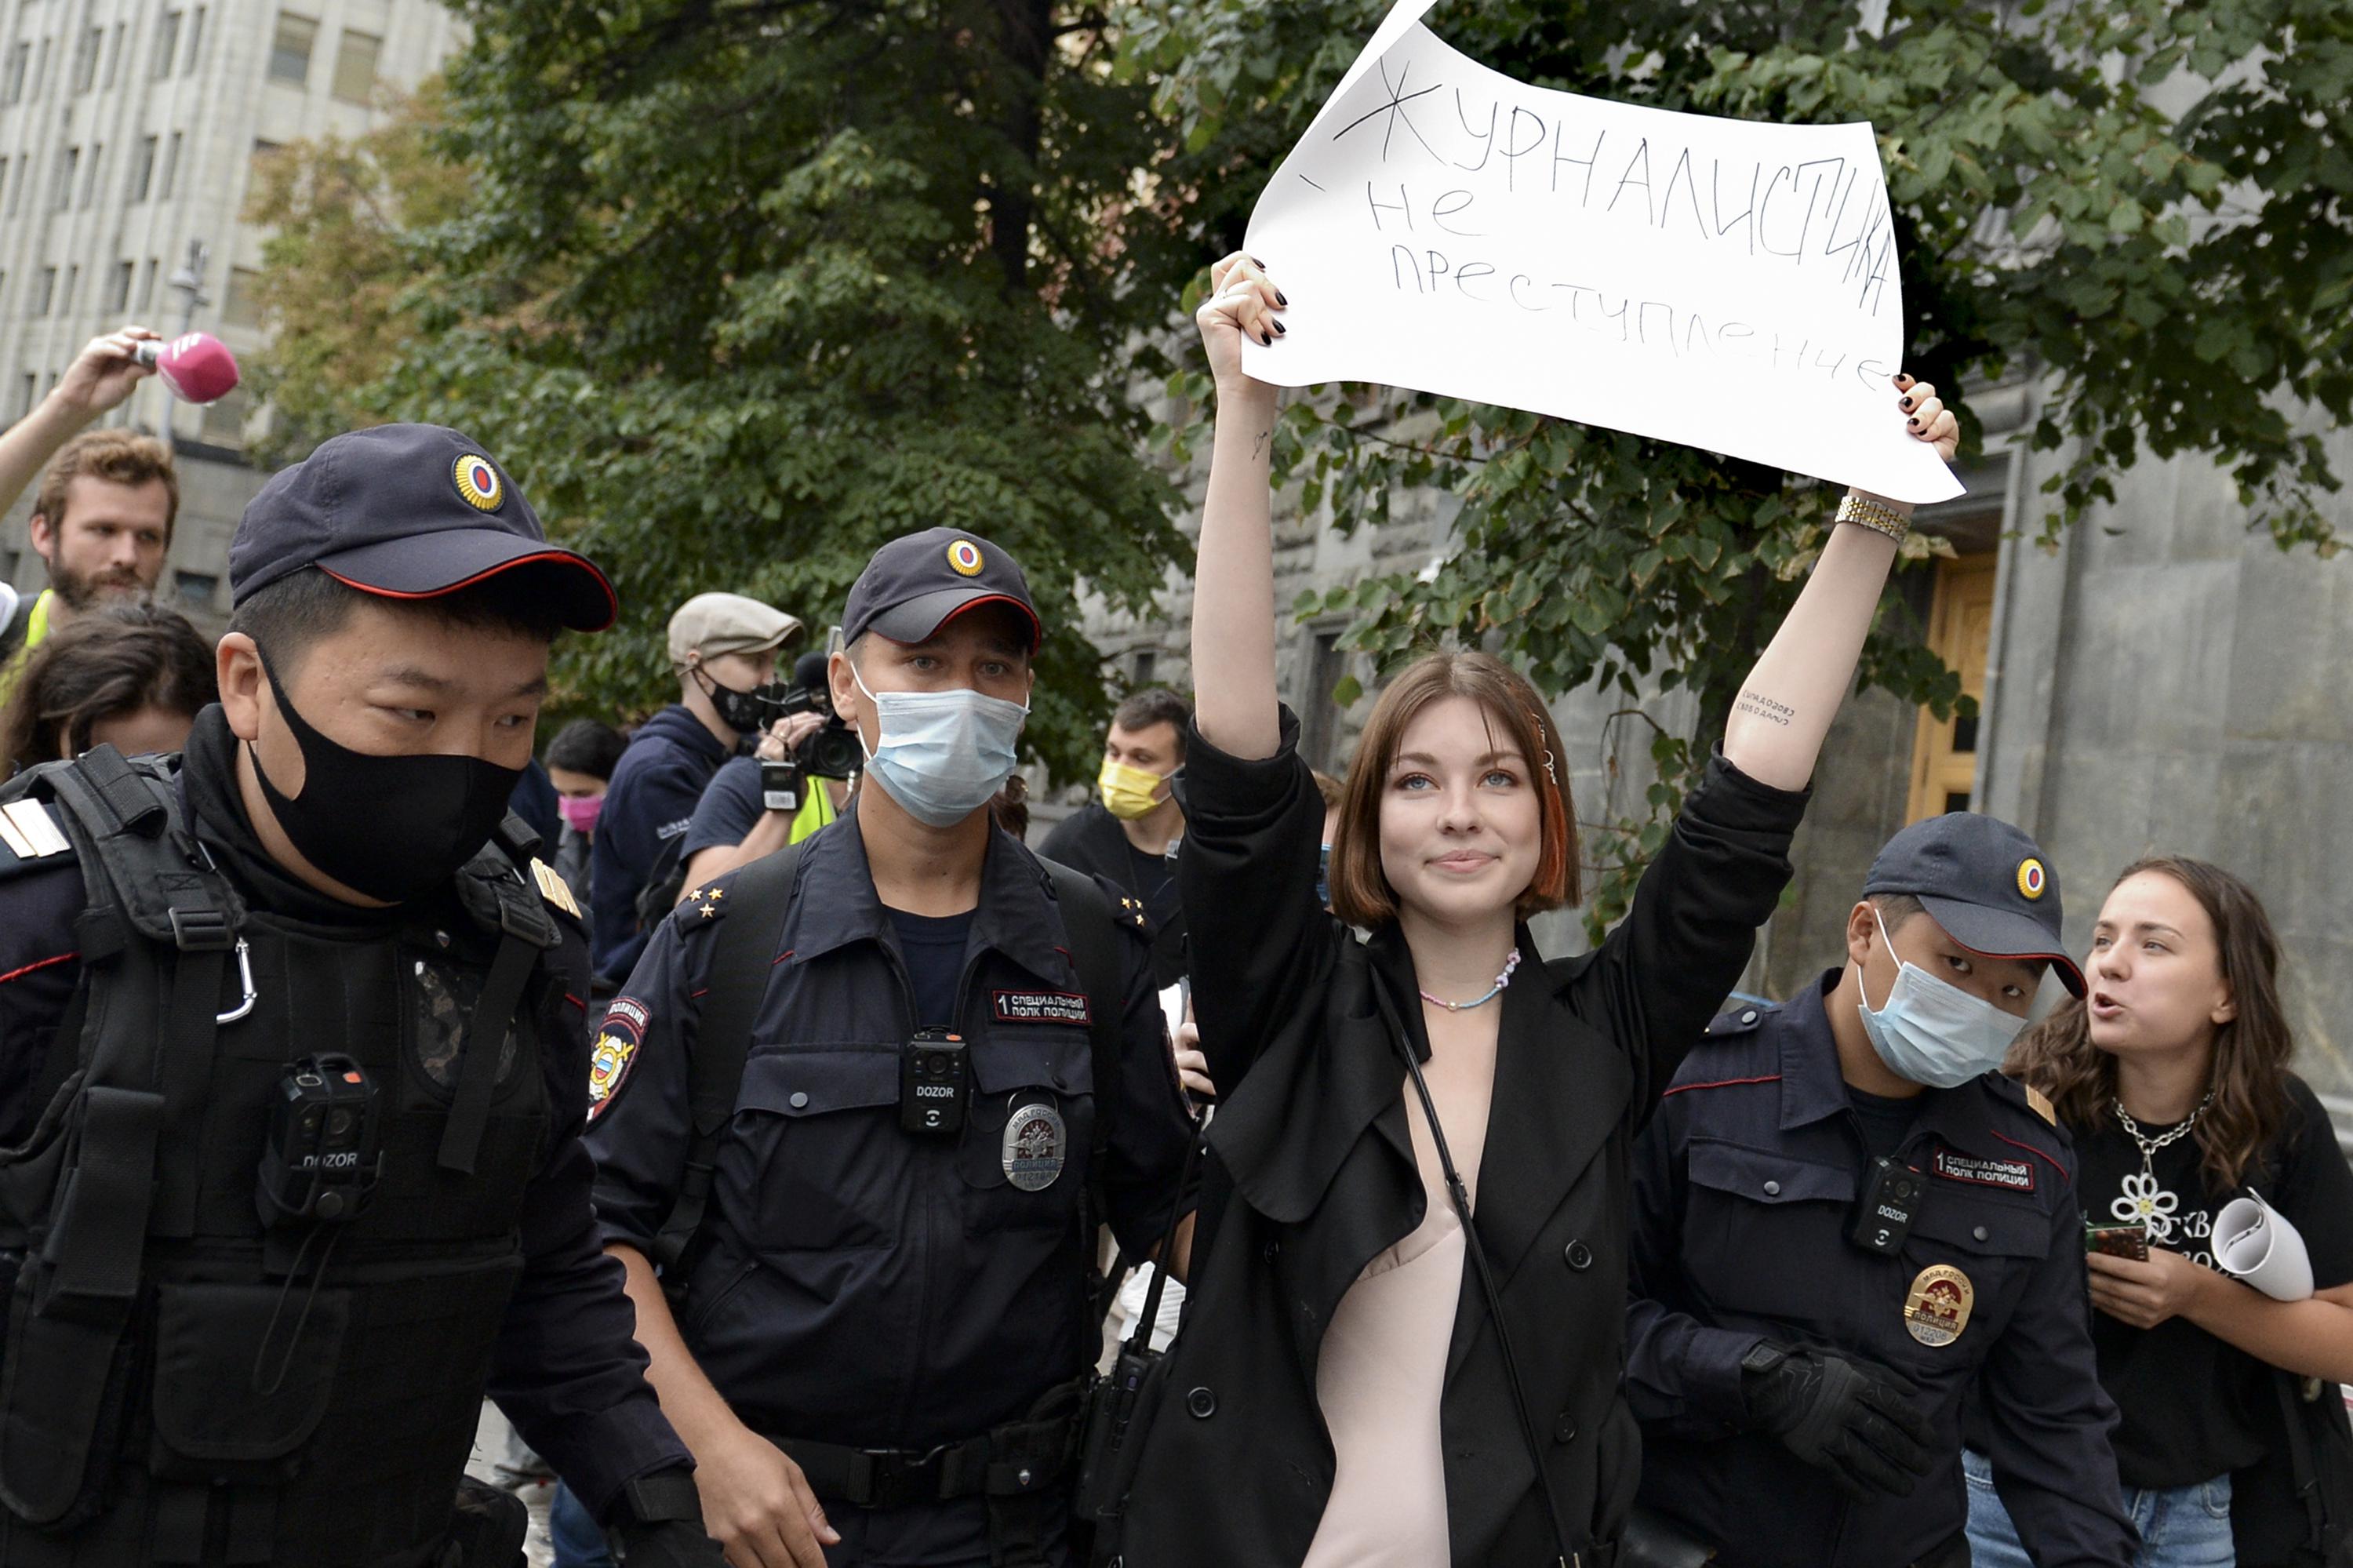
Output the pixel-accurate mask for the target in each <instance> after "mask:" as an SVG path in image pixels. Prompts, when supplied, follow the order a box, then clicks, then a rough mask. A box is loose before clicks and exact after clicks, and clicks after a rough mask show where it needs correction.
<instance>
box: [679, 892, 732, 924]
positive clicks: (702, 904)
mask: <svg viewBox="0 0 2353 1568" xmlns="http://www.w3.org/2000/svg"><path fill="white" fill-rule="evenodd" d="M726 896H727V890H726V889H725V888H723V887H690V888H688V889H687V890H686V896H685V897H684V898H682V899H681V900H679V906H678V907H679V917H680V918H681V919H684V918H685V917H686V912H687V906H689V905H692V906H694V913H695V914H697V915H700V916H702V918H703V919H705V920H715V919H717V918H718V917H719V906H720V901H721V900H723V899H724V898H725V897H726Z"/></svg>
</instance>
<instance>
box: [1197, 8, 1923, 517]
mask: <svg viewBox="0 0 2353 1568" xmlns="http://www.w3.org/2000/svg"><path fill="white" fill-rule="evenodd" d="M1431 4H1432V0H1399V3H1398V5H1397V7H1396V8H1395V9H1394V10H1392V11H1391V12H1390V13H1389V14H1388V17H1387V18H1386V19H1385V20H1383V22H1382V23H1381V26H1380V28H1379V30H1378V31H1377V32H1376V33H1375V34H1374V35H1373V38H1372V41H1371V43H1370V44H1368V45H1367V46H1366V48H1365V52H1364V54H1363V55H1362V56H1360V57H1359V58H1357V60H1356V64H1355V65H1353V66H1351V67H1350V68H1349V69H1348V72H1347V74H1346V75H1345V76H1344V77H1342V78H1341V79H1340V86H1339V89H1338V90H1336V91H1335V92H1334V93H1333V95H1332V98H1331V100H1330V101H1328V102H1327V103H1325V104H1324V108H1323V110H1322V111H1321V112H1320V113H1318V114H1317V115H1316V117H1315V122H1314V124H1312V125H1310V126H1309V127H1308V129H1307V133H1306V135H1305V136H1303V138H1301V140H1300V143H1299V144H1298V145H1297V146H1296V147H1294V148H1293V149H1292V152H1291V155H1290V156H1289V157H1287V158H1285V159H1284V160H1283V162H1282V167H1281V168H1280V169H1278V170H1276V171H1275V175H1274V178H1273V179H1272V181H1271V182H1270V183H1269V184H1268V185H1267V188H1266V193H1265V195H1264V196H1261V197H1260V199H1259V204H1258V209H1257V210H1256V211H1255V212H1253V213H1252V214H1251V215H1250V238H1249V248H1250V254H1251V255H1252V256H1255V257H1257V258H1259V259H1260V260H1262V261H1264V262H1265V263H1266V266H1267V270H1268V271H1269V272H1270V273H1271V275H1272V276H1273V278H1274V280H1275V281H1276V282H1277V284H1278V285H1280V286H1281V287H1282V290H1283V291H1284V293H1285V295H1286V296H1287V297H1288V298H1289V300H1290V302H1291V304H1290V307H1289V309H1288V310H1286V311H1285V312H1284V314H1283V320H1284V323H1285V324H1286V325H1287V326H1288V328H1289V329H1290V331H1289V335H1288V336H1286V337H1283V338H1281V339H1279V340H1278V341H1277V343H1276V344H1275V345H1274V346H1272V347H1265V346H1261V345H1260V344H1250V345H1248V347H1247V348H1246V350H1245V352H1244V359H1243V365H1244V366H1245V368H1247V369H1248V371H1249V372H1250V375H1251V376H1255V377H1257V378H1258V379H1260V380H1261V381H1267V382H1271V383H1274V384H1276V385H1280V386H1285V387H1304V386H1309V385H1312V384H1314V383H1316V382H1322V381H1377V382H1385V383H1387V384H1388V385H1390V386H1393V387H1411V388H1414V389H1416V390H1419V391H1425V392H1434V393H1438V394H1440V395H1441V396H1445V397H1463V398H1469V399H1472V400H1475V401H1478V402H1482V403H1499V404H1503V405H1504V406H1506V407H1510V408H1528V409H1533V410H1535V411H1537V412H1539V413H1546V414H1553V415H1557V416H1559V417H1561V418H1568V419H1576V420H1579V421H1582V422H1584V423H1588V424H1594V425H1605V426H1608V427H1609V428H1610V429H1619V430H1629V431H1632V432H1633V433H1635V434H1638V435H1644V436H1651V437H1655V438H1657V439H1659V440H1671V441H1680V442H1683V443H1686V444H1688V445H1691V446H1694V447H1702V448H1704V449H1706V450H1711V451H1720V452H1727V453H1730V454H1732V455H1733V456H1736V457H1742V458H1747V459H1750V460H1752V461H1757V462H1763V463H1769V464H1771V465H1772V466H1774V467H1776V468H1785V469H1788V470H1790V471H1793V472H1797V473H1804V474H1810V475H1813V476H1815V477H1817V478H1820V479H1828V480H1833V481H1837V482H1842V483H1848V484H1855V485H1860V486H1861V487H1862V488H1863V489H1865V490H1869V491H1873V492H1876V493H1879V494H1882V495H1886V496H1891V497H1894V498H1895V499H1897V500H1901V501H1912V502H1928V501H1943V500H1947V499H1949V498H1950V497H1952V496H1956V495H1958V494H1960V493H1962V489H1961V485H1960V483H1959V482H1957V480H1955V479H1954V477H1953V475H1952V472H1951V471H1950V470H1948V469H1947V468H1946V466H1945V465H1944V463H1943V462H1941V461H1938V459H1937V457H1936V453H1935V451H1934V450H1931V449H1930V448H1929V446H1928V445H1927V443H1926V442H1924V441H1920V440H1915V438H1914V437H1913V436H1912V435H1911V433H1910V431H1909V430H1908V429H1906V428H1905V420H1904V415H1903V413H1902V412H1901V410H1899V409H1898V408H1896V406H1895V398H1896V393H1895V390H1894V387H1893V386H1892V385H1891V384H1890V382H1889V380H1888V377H1889V376H1892V375H1894V372H1895V371H1896V370H1898V369H1900V368H1901V366H1900V365H1899V364H1898V363H1897V355H1898V353H1899V351H1900V344H1901V342H1902V323H1903V320H1904V293H1903V286H1902V284H1901V282H1900V281H1899V280H1898V279H1897V277H1896V275H1895V240H1894V232H1893V226H1892V224H1891V221H1890V214H1889V207H1888V200H1887V185H1886V181H1885V180H1884V178H1883V176H1882V175H1881V172H1880V166H1879V150H1878V145H1877V143H1876V142H1875V141H1874V140H1873V135H1872V130H1871V127H1870V126H1869V125H1868V124H1852V125H1768V124H1760V123H1757V122H1751V121H1745V120H1722V119H1717V118H1715V117H1713V116H1710V115H1703V114H1675V113H1671V112H1669V111H1665V110H1659V109H1646V108H1641V107H1640V106H1637V105H1633V104H1625V103H1611V102H1609V101H1604V100H1601V99H1595V98H1580V97H1577V95H1575V94H1574V93H1567V92H1554V91H1550V90H1546V89H1544V88H1537V87H1530V86H1528V85H1526V84H1525V83H1524V82H1517V81H1514V80H1513V79H1511V78H1509V77H1507V76H1504V75H1502V74H1500V73H1499V72H1496V71H1493V70H1490V69H1487V68H1486V67H1484V66H1482V65H1480V64H1479V63H1478V62H1476V61H1475V60H1472V59H1470V58H1467V57H1465V56H1464V55H1462V54H1461V53H1460V52H1458V51H1456V50H1455V49H1452V48H1449V47H1448V46H1447V45H1445V44H1444V43H1442V42H1440V40H1439V38H1438V37H1436V36H1435V35H1434V34H1432V33H1431V32H1430V30H1429V29H1428V28H1427V27H1424V26H1421V25H1420V21H1419V18H1420V16H1421V15H1422V13H1424V12H1425V11H1427V10H1428V9H1429V8H1430V5H1431Z"/></svg>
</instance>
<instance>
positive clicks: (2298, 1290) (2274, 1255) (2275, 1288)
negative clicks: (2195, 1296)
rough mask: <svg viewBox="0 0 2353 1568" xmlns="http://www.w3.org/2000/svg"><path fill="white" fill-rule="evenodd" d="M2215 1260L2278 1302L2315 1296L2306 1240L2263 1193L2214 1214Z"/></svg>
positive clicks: (2224, 1206) (2310, 1256)
mask: <svg viewBox="0 0 2353 1568" xmlns="http://www.w3.org/2000/svg"><path fill="white" fill-rule="evenodd" d="M2214 1261H2215V1262H2217V1263H2219V1264H2221V1266H2222V1267H2223V1268H2224V1269H2225V1270H2227V1271H2228V1272H2230V1273H2231V1274H2233V1275H2235V1276H2237V1277H2239V1278H2241V1279H2243V1280H2245V1281H2246V1282H2247V1283H2248V1284H2249V1285H2252V1286H2253V1287H2255V1288H2256V1289H2258V1290H2260V1291H2262V1292H2263V1294H2264V1295H2266V1296H2268V1297H2270V1298H2272V1299H2273V1300H2274V1301H2302V1300H2305V1299H2306V1298H2309V1297H2310V1296H2311V1295H2312V1255H2311V1254H2310V1253H2308V1252H2306V1250H2305V1246H2304V1237H2303V1236H2302V1235H2301V1234H2298V1233H2297V1231H2296V1228H2295V1226H2294V1225H2292V1224H2288V1222H2287V1217H2286V1216H2285V1215H2284V1214H2282V1213H2280V1212H2279V1211H2278V1210H2277V1209H2274V1208H2273V1207H2272V1206H2271V1205H2270V1204H2269V1203H2266V1202H2263V1198H2262V1197H2261V1195H2260V1194H2258V1195H2254V1196H2250V1197H2245V1198H2233V1199H2232V1201H2231V1202H2228V1203H2225V1204H2224V1205H2223V1206H2222V1212H2221V1213H2220V1214H2217V1215H2216V1216H2214Z"/></svg>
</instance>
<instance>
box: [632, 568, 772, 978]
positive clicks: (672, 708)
mask: <svg viewBox="0 0 2353 1568" xmlns="http://www.w3.org/2000/svg"><path fill="white" fill-rule="evenodd" d="M800 634H801V623H800V622H799V621H798V620H795V619H794V618H793V617H791V616H789V615H786V613H785V612H784V611H783V610H781V609H775V608H773V607H771V606H769V605H765V604H762V603H761V602H760V601H759V600H758V599H746V598H744V596H743V595H742V594H740V593H699V594H696V595H695V596H694V597H693V598H692V599H688V600H687V601H686V602H685V603H684V604H682V605H680V606H679V607H678V609H677V612H676V613H674V614H673V615H671V617H670V668H671V669H672V670H673V671H674V672H676V673H677V675H678V701H676V702H674V703H672V704H670V705H669V706H667V707H665V708H663V709H662V710H661V711H660V712H659V713H657V714H655V715H654V716H653V717H651V718H649V719H648V720H647V721H646V722H645V724H644V725H643V726H641V727H640V728H639V729H638V733H637V734H636V735H635V736H631V737H630V741H629V748H628V750H627V751H624V752H623V753H621V760H620V763H619V764H618V766H617V767H616V768H614V769H613V778H612V781H611V782H610V783H609V784H607V786H606V789H605V809H604V810H603V811H601V812H600V813H598V815H597V818H596V842H595V846H594V848H593V850H592V852H591V865H592V866H593V869H592V871H591V872H590V874H589V882H590V885H591V886H592V887H594V889H595V890H596V891H595V898H596V907H595V908H594V909H593V910H592V911H591V912H590V913H591V915H592V917H593V926H594V933H595V937H596V978H597V981H598V983H599V985H600V986H601V987H603V988H606V989H609V988H611V987H612V986H615V985H617V984H618V983H619V982H620V981H622V980H626V979H628V973H629V970H630V969H631V968H632V967H634V966H635V965H636V963H637V961H638V954H640V953H642V952H644V951H645V950H646V938H647V935H648V934H649V932H650V931H651V930H652V929H653V927H654V925H655V924H656V923H657V922H658V921H659V920H660V919H661V917H662V916H664V915H667V914H669V913H670V905H671V904H672V903H673V902H675V901H676V890H675V884H676V882H677V879H678V875H679V873H680V871H681V869H682V868H683V860H684V857H683V856H682V855H681V853H680V852H681V850H682V849H683V848H684V847H685V844H686V830H687V827H688V825H689V823H690V822H691V821H692V820H693V817H694V804H695V802H696V801H698V800H702V791H703V789H705V788H706V787H707V786H708V785H709V784H710V783H711V779H712V775H713V774H715V773H717V772H718V771H719V766H720V764H721V763H723V762H725V761H726V760H727V759H728V758H731V757H733V756H734V755H735V753H736V752H737V750H738V749H739V748H741V747H742V746H743V745H744V737H745V736H756V735H757V734H758V733H759V732H760V730H762V729H763V728H765V726H766V722H767V720H768V718H769V716H770V714H769V710H768V706H767V705H766V704H765V703H763V702H762V701H761V700H760V699H761V696H762V694H763V689H764V688H765V687H767V686H769V685H770V684H772V683H774V682H775V680H776V651H777V650H778V649H780V648H782V647H784V646H785V644H786V643H787V642H789V641H792V640H793V639H794V638H797V637H798V636H799V635H800ZM649 890H652V891H651V892H650V894H649Z"/></svg>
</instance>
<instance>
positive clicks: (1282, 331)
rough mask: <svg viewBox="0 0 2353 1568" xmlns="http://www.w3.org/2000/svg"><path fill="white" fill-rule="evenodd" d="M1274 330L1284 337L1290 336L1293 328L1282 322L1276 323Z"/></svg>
mask: <svg viewBox="0 0 2353 1568" xmlns="http://www.w3.org/2000/svg"><path fill="white" fill-rule="evenodd" d="M1274 330H1275V331H1276V332H1277V333H1279V334H1282V336H1284V337H1289V336H1290V335H1291V329H1290V328H1289V327H1287V326H1285V325H1283V324H1282V323H1281V322H1277V323H1274Z"/></svg>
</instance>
